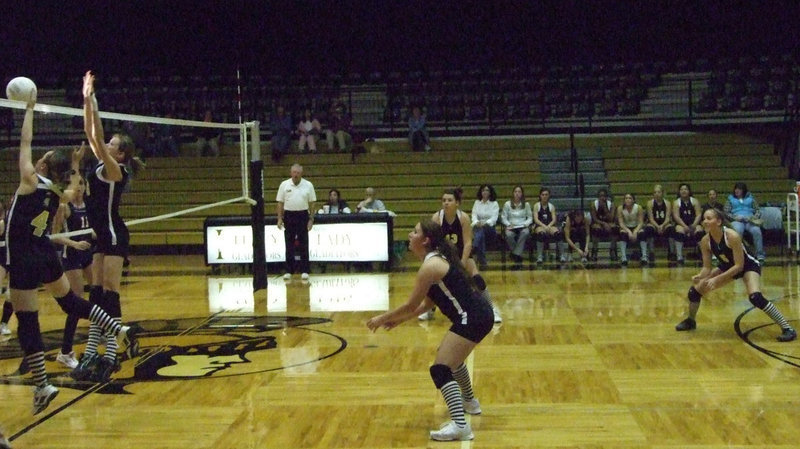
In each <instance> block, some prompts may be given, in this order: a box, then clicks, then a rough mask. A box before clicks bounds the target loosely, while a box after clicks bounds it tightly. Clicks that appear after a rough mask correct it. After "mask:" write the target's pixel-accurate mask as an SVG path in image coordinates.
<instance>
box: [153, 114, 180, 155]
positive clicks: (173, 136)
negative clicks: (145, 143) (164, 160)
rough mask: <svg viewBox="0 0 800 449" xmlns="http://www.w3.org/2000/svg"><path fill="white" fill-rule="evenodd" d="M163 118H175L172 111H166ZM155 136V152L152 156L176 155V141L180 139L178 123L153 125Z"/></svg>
mask: <svg viewBox="0 0 800 449" xmlns="http://www.w3.org/2000/svg"><path fill="white" fill-rule="evenodd" d="M165 118H175V117H174V116H173V114H172V113H167V115H166V116H165ZM153 135H154V136H155V152H154V154H153V156H160V157H176V156H179V153H178V143H179V142H180V140H181V127H180V126H178V125H163V124H161V125H155V127H154V130H153Z"/></svg>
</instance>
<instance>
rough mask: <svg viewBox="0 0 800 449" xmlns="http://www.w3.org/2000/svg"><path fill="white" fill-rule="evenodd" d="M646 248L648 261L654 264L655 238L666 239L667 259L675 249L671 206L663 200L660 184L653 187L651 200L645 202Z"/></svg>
mask: <svg viewBox="0 0 800 449" xmlns="http://www.w3.org/2000/svg"><path fill="white" fill-rule="evenodd" d="M646 228H647V235H648V237H647V248H648V249H649V251H650V260H649V262H650V263H651V264H652V263H654V262H655V257H654V255H653V244H654V243H655V239H656V238H661V239H667V259H669V258H670V257H671V255H672V253H673V250H674V248H675V241H674V239H673V233H674V232H675V225H674V224H673V223H672V204H671V203H670V202H669V201H665V200H664V188H663V187H661V184H656V185H655V186H654V187H653V199H652V200H650V201H648V202H647V225H646Z"/></svg>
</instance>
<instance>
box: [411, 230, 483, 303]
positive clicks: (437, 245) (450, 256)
mask: <svg viewBox="0 0 800 449" xmlns="http://www.w3.org/2000/svg"><path fill="white" fill-rule="evenodd" d="M419 227H420V229H421V230H422V235H423V236H425V237H427V238H428V240H430V243H429V246H428V248H427V249H428V251H436V252H438V253H439V254H441V255H442V257H444V258H445V260H447V263H449V264H450V266H451V267H455V268H456V269H457V270H458V271H460V272H461V274H463V275H464V279H467V282H469V283H470V287H471V288H472V289H473V290H475V284H474V283H473V281H472V276H470V275H469V273H468V272H467V270H466V268H464V264H462V263H461V255H460V254H459V253H458V249H457V248H456V246H455V245H453V243H452V242H451V241H450V240H447V239H446V238H445V235H444V232H442V227H441V226H440V225H439V223H436V222H435V221H433V220H431V219H430V218H425V219H423V220H420V222H419Z"/></svg>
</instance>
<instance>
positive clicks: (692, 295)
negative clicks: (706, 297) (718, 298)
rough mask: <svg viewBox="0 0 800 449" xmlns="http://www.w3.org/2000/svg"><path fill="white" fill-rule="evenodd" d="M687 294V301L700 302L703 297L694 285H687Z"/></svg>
mask: <svg viewBox="0 0 800 449" xmlns="http://www.w3.org/2000/svg"><path fill="white" fill-rule="evenodd" d="M687 296H688V297H689V302H700V299H702V298H703V295H701V294H700V292H698V291H697V289H696V288H694V287H689V294H688V295H687Z"/></svg>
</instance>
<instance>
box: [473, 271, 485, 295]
mask: <svg viewBox="0 0 800 449" xmlns="http://www.w3.org/2000/svg"><path fill="white" fill-rule="evenodd" d="M472 281H473V282H475V286H476V287H478V290H480V291H484V290H486V281H484V280H483V277H481V275H480V274H476V275H475V276H472Z"/></svg>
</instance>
